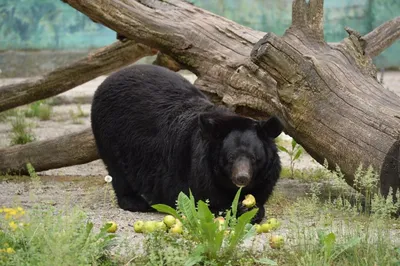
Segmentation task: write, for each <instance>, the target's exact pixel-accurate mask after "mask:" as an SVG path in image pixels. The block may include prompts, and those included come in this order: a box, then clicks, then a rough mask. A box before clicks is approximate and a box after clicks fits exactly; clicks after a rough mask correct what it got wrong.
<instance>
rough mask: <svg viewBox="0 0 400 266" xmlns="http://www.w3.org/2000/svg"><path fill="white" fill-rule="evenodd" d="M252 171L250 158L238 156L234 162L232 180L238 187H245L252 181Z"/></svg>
mask: <svg viewBox="0 0 400 266" xmlns="http://www.w3.org/2000/svg"><path fill="white" fill-rule="evenodd" d="M252 173H253V171H252V169H251V163H250V160H249V159H248V158H238V159H236V160H235V162H234V163H233V167H232V182H233V183H234V184H235V185H236V186H238V187H245V186H247V185H248V184H249V183H250V180H251V175H252Z"/></svg>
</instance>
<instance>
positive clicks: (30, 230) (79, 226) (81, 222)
mask: <svg viewBox="0 0 400 266" xmlns="http://www.w3.org/2000/svg"><path fill="white" fill-rule="evenodd" d="M0 227H1V228H2V230H1V231H0V265H112V263H111V261H110V260H109V259H108V257H107V255H108V250H109V248H110V247H111V246H112V244H113V241H112V240H113V238H114V237H115V235H114V234H110V233H107V229H108V227H109V225H107V226H104V227H103V228H101V229H100V231H99V232H94V230H93V224H92V223H91V222H88V221H87V216H86V214H85V213H84V212H83V211H81V210H79V209H77V208H74V209H65V210H61V211H60V210H56V209H54V208H52V207H43V206H42V207H38V208H34V209H32V210H31V211H28V212H27V213H25V210H24V209H22V208H21V207H16V208H2V209H0Z"/></svg>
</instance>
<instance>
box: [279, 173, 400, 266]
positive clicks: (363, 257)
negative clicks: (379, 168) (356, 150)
mask: <svg viewBox="0 0 400 266" xmlns="http://www.w3.org/2000/svg"><path fill="white" fill-rule="evenodd" d="M326 167H327V166H326ZM326 171H327V176H328V178H330V179H331V180H330V181H331V184H333V185H334V186H335V187H338V188H339V191H340V187H342V188H343V191H344V189H345V186H348V185H347V184H346V183H345V182H344V178H343V174H342V173H341V171H340V169H339V168H338V167H337V170H336V171H329V170H327V169H326ZM356 176H357V178H358V181H357V182H358V186H359V187H358V188H359V190H360V191H363V192H364V195H365V196H362V195H361V193H360V192H357V191H355V192H354V194H356V195H348V194H346V193H343V194H341V195H339V197H337V198H335V199H329V200H326V201H322V200H321V199H320V186H319V185H318V184H317V183H315V184H313V186H312V192H311V194H310V196H309V197H307V198H302V199H299V200H298V201H297V202H295V203H294V204H293V205H292V206H291V207H290V208H288V209H287V210H286V213H285V214H284V216H288V217H290V218H289V221H290V224H289V226H288V228H287V229H288V230H289V231H288V232H287V237H286V238H287V239H286V241H287V244H288V246H287V247H286V248H285V249H284V250H281V251H279V252H275V251H274V252H273V254H272V255H271V256H272V258H274V259H275V260H276V261H277V262H278V264H279V265H323V266H325V265H327V266H328V265H346V266H347V265H349V266H350V265H355V266H357V265H400V250H399V248H398V247H399V244H400V241H399V240H398V239H397V238H396V237H393V236H394V235H396V234H398V231H396V230H398V229H396V228H394V226H392V225H393V224H395V220H393V219H392V218H391V214H393V213H394V212H395V210H397V209H398V207H399V205H398V204H397V203H393V201H392V198H391V197H388V198H387V199H384V198H383V197H382V196H381V195H380V194H379V192H378V190H377V189H376V188H377V187H376V186H377V182H376V181H377V175H376V173H374V171H373V170H372V168H367V169H366V170H363V169H362V167H360V168H359V169H358V170H357V173H356ZM366 191H369V192H370V193H365V192H366ZM372 191H373V192H372ZM354 198H355V199H356V200H355V201H354ZM363 198H364V200H361V199H363ZM364 202H369V205H367V204H364Z"/></svg>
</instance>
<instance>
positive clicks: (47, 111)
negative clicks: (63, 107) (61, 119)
mask: <svg viewBox="0 0 400 266" xmlns="http://www.w3.org/2000/svg"><path fill="white" fill-rule="evenodd" d="M51 112H52V107H51V105H50V104H48V103H47V102H46V101H45V100H40V101H36V102H34V103H31V104H30V105H29V106H28V109H27V110H25V116H26V117H37V118H39V119H40V120H50V117H51Z"/></svg>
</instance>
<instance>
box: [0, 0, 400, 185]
mask: <svg viewBox="0 0 400 266" xmlns="http://www.w3.org/2000/svg"><path fill="white" fill-rule="evenodd" d="M64 2H67V3H68V4H70V5H71V6H72V7H74V8H76V9H77V10H79V11H81V12H83V13H84V14H86V15H88V16H89V17H90V18H91V19H93V20H95V21H97V22H99V23H102V24H104V25H106V26H107V27H109V28H111V29H113V30H115V31H117V32H118V33H119V34H122V35H123V36H126V37H127V38H128V39H132V40H136V41H138V42H140V43H143V44H145V45H148V46H151V47H153V48H156V49H158V50H160V51H161V52H163V53H164V54H165V55H167V56H169V57H171V58H173V59H175V60H176V62H177V63H178V64H179V65H180V66H183V67H185V68H187V69H189V70H191V71H192V72H194V73H195V74H196V75H197V76H198V77H199V78H198V80H197V81H196V85H198V86H199V87H200V88H201V89H202V90H203V91H205V92H207V93H208V94H209V95H210V96H212V98H213V99H214V100H216V101H219V102H221V103H223V104H225V105H228V106H231V107H232V108H233V109H235V110H236V112H238V113H242V114H245V115H250V116H253V117H265V116H267V115H271V114H275V115H278V116H279V117H280V118H282V119H283V120H284V121H285V126H286V130H285V131H286V132H287V133H289V134H290V135H291V136H292V137H294V138H295V139H296V140H297V141H298V142H299V143H300V144H302V145H303V146H304V148H305V149H306V150H307V151H308V152H309V153H310V154H311V155H312V156H313V157H315V158H316V159H317V161H319V162H322V160H323V158H326V159H328V161H329V163H330V165H331V166H334V165H335V164H337V165H338V166H339V167H340V168H341V169H342V171H343V172H344V174H345V177H346V180H347V181H348V183H349V184H352V182H353V174H354V172H355V170H356V168H357V167H358V166H359V163H363V164H364V165H369V164H371V165H372V166H373V167H374V168H375V169H376V170H378V171H380V173H381V180H382V184H383V185H384V186H383V187H384V188H385V189H386V188H387V187H388V185H393V186H398V185H399V172H398V170H399V168H400V167H399V141H398V136H399V129H400V119H399V114H400V106H399V103H400V98H399V97H398V96H396V95H395V94H393V93H391V92H390V91H387V90H385V89H384V88H383V87H382V86H381V85H380V84H379V83H378V82H377V80H376V79H375V75H376V73H375V70H374V67H373V65H372V63H371V58H370V56H375V55H377V54H379V52H380V51H382V50H383V49H384V48H386V47H387V46H388V45H390V43H391V42H392V41H393V40H394V39H396V38H397V37H396V36H395V37H393V33H394V34H395V35H396V34H397V31H396V30H395V29H396V28H397V27H398V24H399V20H398V19H395V20H393V21H391V22H390V23H389V24H390V25H389V26H387V25H382V28H380V29H381V31H380V32H386V34H383V33H381V34H378V32H375V31H374V32H372V33H371V34H368V35H366V36H364V37H361V36H358V34H356V33H355V32H354V31H351V30H350V29H348V32H349V33H350V36H349V37H348V38H346V39H345V40H343V42H341V43H339V44H337V45H329V44H327V43H326V42H325V41H324V40H323V39H322V36H323V32H322V28H323V27H322V21H323V20H322V18H323V13H322V6H323V5H322V3H323V2H322V1H321V0H310V2H309V4H306V2H305V1H304V0H295V1H294V4H293V24H292V26H291V27H290V28H289V29H288V30H287V32H286V33H285V35H284V36H283V37H282V38H279V37H277V36H275V35H273V34H267V35H266V34H265V33H263V32H259V31H255V30H252V29H249V28H247V27H244V26H241V25H238V24H237V23H234V22H232V21H230V20H227V19H225V18H222V17H220V16H216V15H214V14H212V13H210V12H207V11H205V10H202V9H200V8H197V7H195V6H193V5H191V4H189V3H187V2H183V1H178V0H169V1H152V0H140V1H134V0H113V1H111V0H90V1H88V0H64ZM383 29H386V30H384V31H382V30H383ZM390 33H392V34H390ZM264 36H265V37H264ZM373 36H377V37H376V38H379V39H381V40H387V41H381V42H380V43H383V44H382V45H381V47H379V49H375V48H374V45H373V44H374V43H375V44H376V42H375V39H374V37H373ZM255 44H257V45H256V46H255V47H254V45H255ZM253 47H254V49H253ZM251 52H252V56H251V57H250V53H251ZM0 163H1V160H0Z"/></svg>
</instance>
